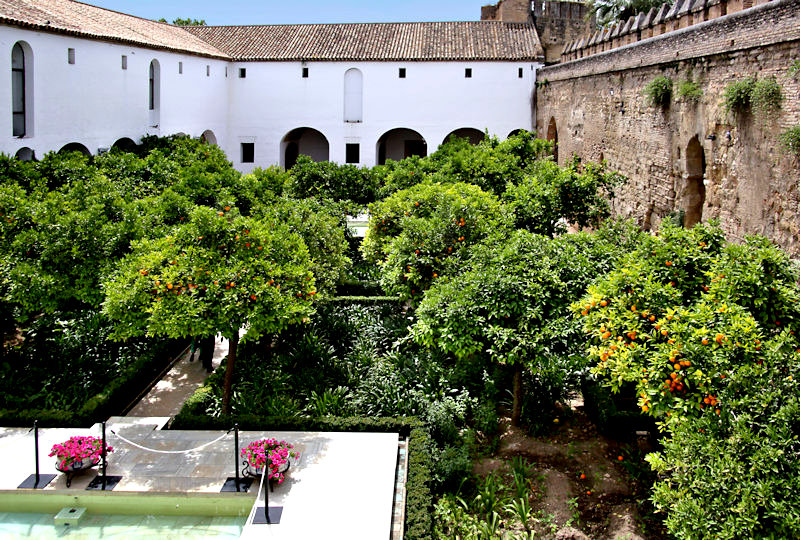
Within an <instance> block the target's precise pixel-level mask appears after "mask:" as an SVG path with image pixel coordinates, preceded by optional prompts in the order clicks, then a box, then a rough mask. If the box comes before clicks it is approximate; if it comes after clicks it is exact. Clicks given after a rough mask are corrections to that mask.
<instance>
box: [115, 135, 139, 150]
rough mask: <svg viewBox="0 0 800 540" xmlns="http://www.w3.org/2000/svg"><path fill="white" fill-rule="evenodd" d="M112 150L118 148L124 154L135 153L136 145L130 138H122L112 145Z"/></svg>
mask: <svg viewBox="0 0 800 540" xmlns="http://www.w3.org/2000/svg"><path fill="white" fill-rule="evenodd" d="M111 148H118V149H120V150H121V151H123V152H135V151H136V143H135V142H134V141H133V139H131V138H130V137H122V138H121V139H117V140H116V142H115V143H114V144H112V145H111Z"/></svg>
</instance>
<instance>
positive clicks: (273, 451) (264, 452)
mask: <svg viewBox="0 0 800 540" xmlns="http://www.w3.org/2000/svg"><path fill="white" fill-rule="evenodd" d="M242 457H243V458H244V459H245V462H244V464H245V471H244V472H245V474H249V475H251V476H260V475H261V472H262V469H263V468H264V465H265V464H266V463H267V457H269V459H270V470H269V480H271V481H273V482H276V483H278V484H280V483H282V482H283V480H284V479H285V475H284V473H286V471H288V470H289V465H291V460H292V459H294V460H297V459H299V458H300V453H299V452H298V451H296V450H295V449H294V445H292V444H289V443H287V442H286V441H278V440H277V439H261V440H259V441H254V442H252V443H250V444H248V445H247V447H246V448H243V449H242Z"/></svg>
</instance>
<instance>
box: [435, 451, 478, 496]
mask: <svg viewBox="0 0 800 540" xmlns="http://www.w3.org/2000/svg"><path fill="white" fill-rule="evenodd" d="M435 471H436V472H435V477H436V482H437V484H438V485H439V487H440V489H441V490H443V491H448V492H449V491H454V490H456V489H458V487H459V484H461V482H462V481H464V479H465V478H469V477H470V476H471V475H472V459H471V458H470V455H469V447H468V446H466V445H464V444H458V445H455V446H445V447H444V449H443V450H442V453H441V454H440V455H439V459H438V460H437V461H436V466H435Z"/></svg>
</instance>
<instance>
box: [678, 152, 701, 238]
mask: <svg viewBox="0 0 800 540" xmlns="http://www.w3.org/2000/svg"><path fill="white" fill-rule="evenodd" d="M705 173H706V155H705V152H704V151H703V146H702V145H701V144H700V141H699V140H698V138H697V136H695V137H692V140H690V141H689V144H688V146H687V147H686V185H685V186H684V188H683V208H684V216H683V225H684V226H685V227H687V228H688V227H694V226H695V225H696V224H697V223H700V221H702V219H703V205H704V204H705V202H706V186H705V184H704V183H703V177H704V176H705Z"/></svg>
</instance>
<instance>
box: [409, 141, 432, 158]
mask: <svg viewBox="0 0 800 540" xmlns="http://www.w3.org/2000/svg"><path fill="white" fill-rule="evenodd" d="M427 155H428V145H427V144H426V143H425V141H414V140H411V141H408V140H407V141H404V144H403V157H404V158H407V157H411V156H419V157H425V156H427Z"/></svg>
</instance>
